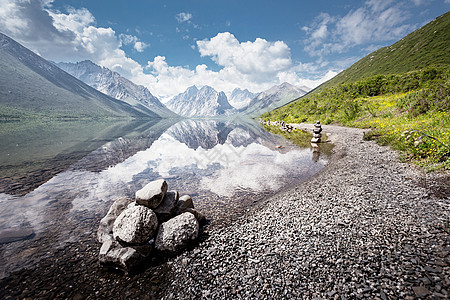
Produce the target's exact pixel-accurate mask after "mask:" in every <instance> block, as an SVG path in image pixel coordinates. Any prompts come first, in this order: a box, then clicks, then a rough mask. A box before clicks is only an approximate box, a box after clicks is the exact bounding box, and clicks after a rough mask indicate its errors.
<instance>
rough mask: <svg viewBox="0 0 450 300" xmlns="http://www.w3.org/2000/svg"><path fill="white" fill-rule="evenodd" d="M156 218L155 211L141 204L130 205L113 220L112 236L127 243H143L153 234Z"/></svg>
mask: <svg viewBox="0 0 450 300" xmlns="http://www.w3.org/2000/svg"><path fill="white" fill-rule="evenodd" d="M157 227H158V219H157V217H156V215H155V213H154V212H153V211H152V210H151V209H150V208H148V207H145V206H142V205H134V206H133V205H130V207H128V208H127V209H125V210H124V211H123V212H122V213H121V214H120V215H119V216H118V217H117V219H116V220H115V221H114V225H113V237H114V239H116V240H117V241H120V242H125V243H129V244H143V243H146V242H148V241H149V240H150V239H152V237H153V236H154V234H155V231H156V228H157Z"/></svg>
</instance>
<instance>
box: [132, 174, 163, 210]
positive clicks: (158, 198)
mask: <svg viewBox="0 0 450 300" xmlns="http://www.w3.org/2000/svg"><path fill="white" fill-rule="evenodd" d="M167 188H168V186H167V182H166V181H165V180H164V179H158V180H155V181H152V182H149V183H147V185H145V186H144V187H143V188H142V189H140V190H139V191H137V192H136V202H137V203H138V204H140V205H144V206H146V207H148V208H151V209H153V208H156V207H158V206H159V205H160V204H161V202H162V201H163V198H164V195H165V194H166V192H167Z"/></svg>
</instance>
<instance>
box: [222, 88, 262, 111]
mask: <svg viewBox="0 0 450 300" xmlns="http://www.w3.org/2000/svg"><path fill="white" fill-rule="evenodd" d="M257 95H258V94H254V93H252V92H249V90H247V89H245V90H241V89H240V88H236V89H234V90H233V91H232V92H231V94H229V95H227V96H228V102H229V103H230V104H231V105H232V106H233V107H234V108H237V109H241V108H244V107H246V106H247V105H248V104H249V103H250V101H252V99H253V98H255V97H256V96H257Z"/></svg>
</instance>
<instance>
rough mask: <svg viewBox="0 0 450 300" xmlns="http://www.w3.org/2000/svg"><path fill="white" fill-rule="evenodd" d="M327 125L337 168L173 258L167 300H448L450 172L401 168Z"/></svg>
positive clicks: (392, 156) (357, 137)
mask: <svg viewBox="0 0 450 300" xmlns="http://www.w3.org/2000/svg"><path fill="white" fill-rule="evenodd" d="M297 127H298V128H301V129H307V130H308V131H311V129H312V125H306V124H300V125H297ZM323 128H324V133H326V134H327V135H328V136H329V139H330V140H331V141H332V142H333V143H334V144H335V148H334V152H335V153H334V156H333V157H332V160H331V161H330V163H329V165H328V166H327V167H326V168H325V169H324V170H323V171H322V172H320V173H319V174H317V175H316V176H314V177H313V178H311V179H310V180H308V181H307V182H304V183H302V184H300V185H299V186H297V187H296V188H294V189H291V190H288V191H285V192H283V193H281V194H279V195H277V196H275V197H273V198H271V199H268V200H267V201H266V202H265V203H264V204H261V205H258V206H256V207H255V208H252V209H251V210H250V211H249V212H248V213H247V214H246V215H244V216H243V217H242V218H240V219H238V220H237V221H236V222H235V223H233V224H231V225H229V226H227V227H224V228H220V229H216V230H212V231H211V232H210V233H209V236H208V237H207V238H206V239H204V240H203V241H202V242H201V243H200V244H199V246H198V247H196V248H195V249H193V250H191V251H188V252H186V253H184V254H182V255H180V256H178V257H176V258H174V259H172V260H169V262H168V263H167V265H168V273H167V276H168V286H166V287H165V288H164V290H163V293H162V298H164V299H200V298H202V299H230V298H232V299H241V298H242V299H357V298H368V299H383V300H384V299H415V298H426V299H448V298H449V293H450V234H449V230H450V225H449V223H450V199H449V194H448V184H449V182H448V179H449V176H448V175H449V174H448V172H447V173H445V174H442V173H434V174H424V173H422V172H420V171H419V170H417V169H416V168H415V167H413V166H411V165H408V164H404V163H400V162H399V161H398V158H397V154H396V153H395V152H394V151H392V150H390V149H389V148H388V147H382V146H379V145H377V144H376V143H375V142H367V141H363V140H362V137H363V131H362V130H360V129H353V128H344V127H337V126H323ZM445 185H447V188H445V187H443V186H445Z"/></svg>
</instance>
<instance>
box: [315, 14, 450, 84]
mask: <svg viewBox="0 0 450 300" xmlns="http://www.w3.org/2000/svg"><path fill="white" fill-rule="evenodd" d="M449 41H450V12H447V13H445V14H444V15H442V16H440V17H437V18H436V19H434V20H433V21H431V22H430V23H428V24H426V25H425V26H423V27H421V28H419V29H417V30H416V31H414V32H412V33H410V34H408V35H407V36H406V37H404V38H402V39H401V40H400V41H398V42H396V43H395V44H393V45H391V46H388V47H383V48H380V49H378V50H376V51H374V52H372V53H371V54H369V55H367V56H365V57H364V58H362V59H361V60H359V61H358V62H356V63H355V64H353V65H352V66H351V67H349V68H348V69H346V70H344V71H342V72H341V73H339V74H338V75H336V76H335V77H334V78H332V79H330V80H329V81H327V82H326V83H324V84H323V85H321V86H320V87H319V88H318V89H319V90H323V89H326V88H329V87H332V86H335V85H338V84H342V83H349V82H355V81H358V80H361V79H363V78H367V77H371V76H374V75H380V74H382V75H386V74H396V73H403V72H408V71H413V70H417V69H423V68H426V67H428V66H431V65H436V66H438V65H450V55H449V53H450V43H449Z"/></svg>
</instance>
